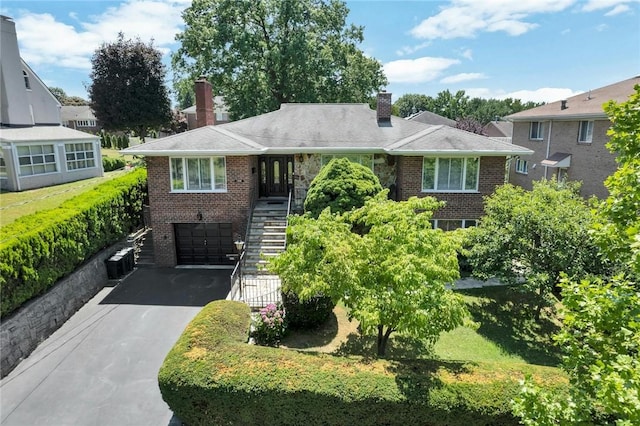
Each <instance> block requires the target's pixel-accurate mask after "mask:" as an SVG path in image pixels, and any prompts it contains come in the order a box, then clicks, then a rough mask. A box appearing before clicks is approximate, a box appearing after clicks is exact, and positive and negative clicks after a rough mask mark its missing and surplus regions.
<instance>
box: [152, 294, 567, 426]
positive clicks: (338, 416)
mask: <svg viewBox="0 0 640 426" xmlns="http://www.w3.org/2000/svg"><path fill="white" fill-rule="evenodd" d="M249 324H250V312H249V308H248V307H247V306H246V305H244V304H242V303H240V302H233V301H216V302H212V303H210V304H209V305H207V306H206V307H204V308H203V310H202V311H201V312H200V313H199V314H198V315H197V316H196V317H195V318H194V320H193V321H192V322H191V323H190V324H189V325H188V326H187V328H186V329H185V331H184V333H183V334H182V336H181V337H180V338H179V339H178V341H177V343H176V344H175V346H174V347H173V348H172V349H171V351H170V352H169V354H168V355H167V357H166V359H165V361H164V363H163V365H162V367H161V369H160V372H159V374H158V381H159V386H160V391H161V393H162V397H163V399H164V400H165V402H166V403H167V404H168V405H169V407H170V408H171V409H172V410H173V411H174V413H175V414H176V415H177V416H178V417H179V418H180V419H181V420H182V421H183V422H185V423H186V424H189V426H198V425H219V424H225V425H256V424H278V425H300V424H324V425H354V424H367V425H373V424H376V425H407V424H421V425H452V426H455V425H464V426H468V425H517V424H519V422H518V420H517V419H516V418H514V417H513V416H512V414H511V412H510V400H511V398H512V397H513V396H514V395H515V393H516V392H518V389H519V384H518V378H521V377H523V375H524V374H525V373H527V374H532V375H533V377H535V378H536V380H538V381H541V382H544V383H545V385H546V386H551V387H553V388H556V389H557V390H558V391H564V390H566V386H567V380H566V377H565V376H564V375H563V374H562V373H561V372H560V370H558V369H555V368H551V367H538V366H533V365H529V364H517V365H513V364H510V365H505V364H499V363H495V364H472V363H464V362H444V361H442V362H441V361H433V360H367V359H362V358H359V357H337V356H332V355H329V354H320V353H309V352H299V351H295V350H290V349H279V348H269V347H263V346H255V345H249V344H247V336H248V332H249Z"/></svg>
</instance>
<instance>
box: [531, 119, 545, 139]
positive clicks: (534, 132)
mask: <svg viewBox="0 0 640 426" xmlns="http://www.w3.org/2000/svg"><path fill="white" fill-rule="evenodd" d="M542 130H543V126H542V121H532V122H531V127H530V128H529V139H531V140H534V141H541V140H542V139H543V136H542Z"/></svg>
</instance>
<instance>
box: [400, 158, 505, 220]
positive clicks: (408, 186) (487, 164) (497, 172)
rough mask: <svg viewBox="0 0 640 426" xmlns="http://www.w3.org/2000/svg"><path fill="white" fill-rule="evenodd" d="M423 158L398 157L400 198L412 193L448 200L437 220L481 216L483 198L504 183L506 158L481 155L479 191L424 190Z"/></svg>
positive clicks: (404, 198)
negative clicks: (447, 191)
mask: <svg viewBox="0 0 640 426" xmlns="http://www.w3.org/2000/svg"><path fill="white" fill-rule="evenodd" d="M422 158H423V157H399V158H398V180H397V182H398V199H399V200H406V199H408V198H409V197H412V196H418V197H425V196H434V197H435V198H437V199H439V200H442V201H445V202H446V203H447V204H446V206H445V207H443V208H441V209H439V210H438V211H436V212H435V214H434V219H478V218H480V216H482V215H483V214H484V209H483V197H484V196H485V195H490V194H492V193H493V192H494V191H495V188H496V187H497V186H499V185H502V184H503V183H504V178H505V161H506V158H505V157H482V158H480V180H479V182H478V192H475V193H446V192H422Z"/></svg>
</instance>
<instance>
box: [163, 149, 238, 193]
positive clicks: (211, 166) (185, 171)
mask: <svg viewBox="0 0 640 426" xmlns="http://www.w3.org/2000/svg"><path fill="white" fill-rule="evenodd" d="M219 158H221V159H222V161H223V162H224V189H216V175H215V162H214V160H215V159H219ZM194 159H195V160H204V159H208V160H209V174H210V176H211V189H188V181H189V169H188V161H187V160H194ZM173 160H181V162H182V182H183V189H180V188H174V180H173ZM227 183H228V179H227V158H226V157H225V156H223V155H214V156H208V157H203V156H188V157H169V185H170V187H171V192H172V193H179V194H183V193H190V194H194V193H218V194H223V193H226V192H228V185H227Z"/></svg>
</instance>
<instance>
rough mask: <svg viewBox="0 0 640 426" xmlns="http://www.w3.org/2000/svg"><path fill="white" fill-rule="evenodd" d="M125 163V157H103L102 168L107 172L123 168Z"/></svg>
mask: <svg viewBox="0 0 640 426" xmlns="http://www.w3.org/2000/svg"><path fill="white" fill-rule="evenodd" d="M125 164H126V162H125V160H124V158H123V157H102V169H103V170H104V171H105V172H111V171H113V170H118V169H121V168H123V167H124V166H125Z"/></svg>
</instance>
